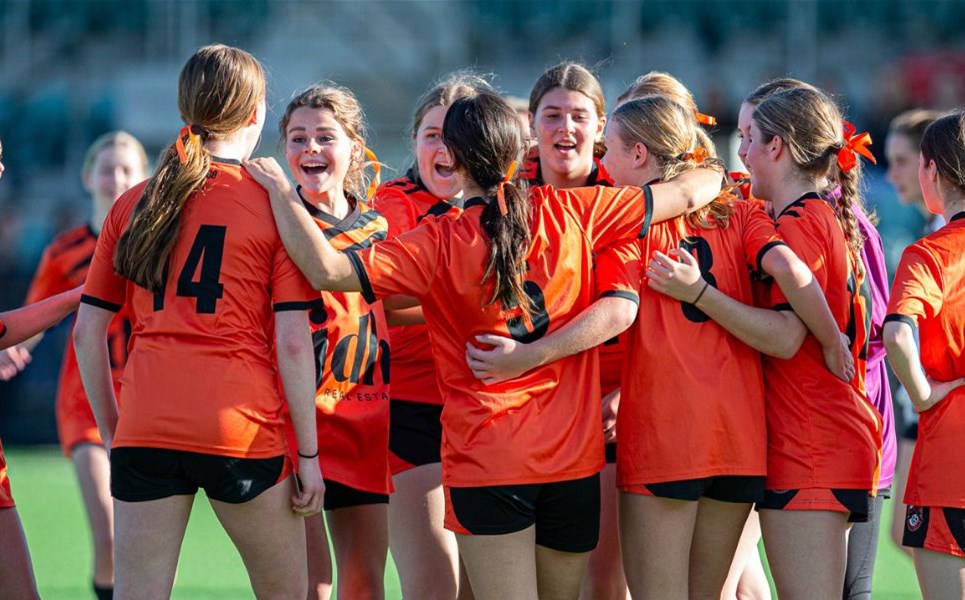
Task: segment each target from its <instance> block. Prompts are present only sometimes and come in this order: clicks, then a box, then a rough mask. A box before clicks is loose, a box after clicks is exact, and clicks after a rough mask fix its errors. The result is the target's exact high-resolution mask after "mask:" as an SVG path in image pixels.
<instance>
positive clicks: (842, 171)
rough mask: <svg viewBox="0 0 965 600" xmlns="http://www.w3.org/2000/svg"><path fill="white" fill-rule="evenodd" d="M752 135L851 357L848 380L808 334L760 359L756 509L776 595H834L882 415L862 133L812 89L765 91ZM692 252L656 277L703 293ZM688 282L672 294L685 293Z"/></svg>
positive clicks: (869, 500) (785, 233) (723, 305)
mask: <svg viewBox="0 0 965 600" xmlns="http://www.w3.org/2000/svg"><path fill="white" fill-rule="evenodd" d="M749 133H750V135H749V142H748V145H747V150H746V164H747V166H748V167H749V169H750V170H751V174H752V177H753V185H754V195H755V196H757V197H761V198H765V199H767V200H769V201H770V202H771V203H772V205H773V208H774V210H775V212H777V213H778V215H779V216H778V218H777V226H778V232H779V233H780V234H781V236H782V237H783V238H784V240H785V241H786V242H787V243H788V245H790V246H791V248H792V249H793V250H794V251H795V252H796V253H797V254H798V256H800V257H801V258H802V259H803V260H804V261H805V262H806V263H807V264H808V265H809V267H810V268H811V270H812V271H813V272H814V275H815V277H816V278H817V280H818V282H819V283H820V284H821V287H822V289H823V290H824V293H825V296H826V297H827V298H828V304H829V306H830V307H831V310H832V313H833V314H834V317H835V320H836V322H837V324H838V327H839V329H840V330H842V331H845V332H846V333H847V335H848V338H849V344H850V347H851V351H852V353H853V355H854V358H855V368H854V370H855V373H856V376H855V377H854V378H853V379H852V380H851V382H850V384H846V383H844V382H840V381H837V380H835V379H834V378H833V376H831V374H830V373H827V372H826V371H825V370H824V369H823V368H822V367H821V363H822V362H823V361H822V357H821V348H820V345H819V344H818V343H817V341H816V340H815V339H814V338H812V337H808V338H806V339H805V340H804V343H803V345H802V346H801V348H800V350H799V351H797V353H796V354H795V355H794V357H793V358H792V359H790V360H782V359H778V358H772V357H765V364H764V367H765V368H764V376H765V377H764V379H765V394H766V396H765V397H766V399H767V426H768V470H767V483H766V486H767V489H766V491H765V495H764V501H763V502H761V503H759V504H758V509H759V510H760V515H761V524H762V529H763V533H764V543H765V547H766V549H767V552H768V557H769V561H770V565H771V569H772V572H773V573H774V578H775V582H776V583H777V587H778V591H779V593H780V594H781V597H791V598H798V597H800V598H804V597H815V596H817V597H832V596H836V595H839V594H840V593H841V589H842V588H843V585H844V574H845V566H846V552H847V545H846V544H847V542H846V531H847V527H848V521H849V520H851V521H864V520H867V518H868V515H869V511H870V510H871V508H870V507H871V506H873V494H874V491H875V485H876V483H877V477H878V468H879V464H880V448H881V417H880V415H879V414H878V412H877V411H876V410H875V409H874V407H873V406H872V405H871V404H870V403H869V402H868V400H867V398H866V396H865V389H864V375H865V364H864V358H865V356H866V345H867V339H868V327H869V323H868V320H869V319H870V312H869V308H870V307H869V306H868V304H867V303H866V300H865V298H863V297H862V294H861V293H860V292H859V290H860V289H861V286H862V284H863V277H864V274H865V273H864V268H863V266H862V264H861V261H860V259H859V258H858V256H859V252H860V248H861V241H862V240H861V239H860V236H859V235H858V229H857V226H856V223H855V216H854V214H853V212H852V210H851V206H852V203H854V202H855V198H857V191H856V185H857V181H858V180H859V178H860V167H859V166H858V162H857V160H858V159H857V157H856V154H857V153H858V152H859V151H861V152H863V151H865V149H864V148H863V146H861V143H860V142H861V140H862V137H861V136H854V137H849V136H846V134H845V132H844V130H843V127H842V120H841V116H840V113H839V112H838V110H837V108H836V107H835V105H834V103H833V102H831V100H829V99H828V98H827V97H826V96H825V95H824V94H823V93H821V92H820V91H818V90H816V89H814V88H811V87H804V88H797V89H789V90H785V91H783V92H779V93H776V94H773V95H771V96H769V97H768V98H766V99H765V100H763V101H762V102H761V103H760V105H758V106H757V108H756V109H755V111H754V113H753V118H752V124H751V127H750V130H749ZM834 178H836V179H837V181H838V182H840V194H839V195H838V197H837V198H836V200H835V205H833V206H832V204H831V202H830V201H828V200H826V199H825V198H824V197H822V196H821V195H820V194H819V193H818V192H817V191H815V190H817V189H824V188H825V187H826V185H827V182H828V181H829V180H834ZM679 258H682V259H686V257H679ZM685 262H688V263H690V264H688V265H686V266H684V267H681V266H680V263H675V262H674V261H671V260H670V259H668V258H667V257H666V256H660V255H658V256H657V257H656V260H655V261H652V262H651V266H652V267H653V270H654V276H653V277H652V279H653V280H654V284H655V285H659V286H664V285H667V278H668V277H669V276H670V274H671V273H679V272H680V271H687V272H688V274H687V275H686V277H685V279H686V280H687V281H688V282H689V283H692V284H693V285H691V286H689V293H691V294H693V293H696V292H699V291H700V289H703V288H704V287H705V283H706V281H703V280H701V278H700V277H699V276H696V274H697V273H698V269H697V268H696V264H694V261H693V260H685ZM674 276H676V275H674ZM687 288H688V286H686V285H685V286H681V287H679V288H677V289H675V290H673V291H672V292H671V293H672V294H673V295H674V296H675V297H686V296H685V294H686V293H688V292H687V291H686V290H687ZM761 296H762V299H761V301H762V302H764V303H766V305H767V306H772V307H775V308H778V309H780V310H787V307H786V305H785V304H784V298H783V297H781V296H780V293H779V292H778V291H777V290H776V289H774V288H773V286H771V288H770V289H769V290H767V291H766V292H764V293H762V295H761ZM691 297H692V296H691ZM697 306H698V307H699V308H700V309H701V310H703V311H704V312H705V313H707V314H708V315H711V316H712V317H713V318H714V319H715V320H717V321H718V322H719V323H720V324H721V325H723V326H724V327H725V328H727V329H728V330H729V331H731V332H732V333H735V334H736V335H738V336H742V335H750V334H753V332H754V330H756V329H757V328H758V324H757V323H756V322H755V320H754V318H753V317H752V316H751V315H750V314H749V313H748V311H747V310H746V307H744V306H743V305H742V304H740V303H738V302H735V301H734V300H733V299H731V298H728V297H727V296H726V295H724V294H720V293H718V292H717V291H716V290H714V289H712V286H711V288H708V289H707V293H705V294H704V295H702V296H701V299H700V301H699V302H698V303H697ZM849 516H850V518H849Z"/></svg>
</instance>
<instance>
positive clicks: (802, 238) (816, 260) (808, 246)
mask: <svg viewBox="0 0 965 600" xmlns="http://www.w3.org/2000/svg"><path fill="white" fill-rule="evenodd" d="M807 220H808V217H806V216H784V217H782V218H780V220H779V221H778V223H777V231H778V234H779V235H780V236H781V239H783V240H784V242H785V243H786V244H787V245H788V246H789V247H790V248H791V250H793V251H794V254H796V255H797V257H798V258H799V259H801V261H802V262H804V264H806V265H807V266H808V269H810V270H811V273H813V274H814V278H815V279H816V280H817V282H818V285H820V286H821V289H822V290H826V289H827V282H828V265H827V261H826V260H825V256H824V249H823V248H822V246H821V242H820V240H819V239H817V237H818V236H815V235H813V232H812V231H810V229H809V228H808V227H807V225H806V223H807ZM762 256H763V255H762ZM768 296H769V298H768V299H767V300H766V301H765V303H764V307H765V308H772V309H774V310H792V309H791V304H790V303H789V302H788V301H787V297H786V296H785V295H784V292H782V291H781V287H780V286H779V285H777V284H773V283H772V284H771V285H769V286H768Z"/></svg>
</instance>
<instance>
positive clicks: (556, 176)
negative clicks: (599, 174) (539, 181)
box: [541, 161, 593, 190]
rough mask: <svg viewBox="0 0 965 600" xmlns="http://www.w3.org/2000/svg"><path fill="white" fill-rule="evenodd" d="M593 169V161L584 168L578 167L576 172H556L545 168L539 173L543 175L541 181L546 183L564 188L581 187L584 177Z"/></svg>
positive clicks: (584, 181)
mask: <svg viewBox="0 0 965 600" xmlns="http://www.w3.org/2000/svg"><path fill="white" fill-rule="evenodd" d="M591 171H593V162H592V161H591V162H590V164H589V165H588V166H587V167H586V168H585V169H580V170H579V171H578V172H572V173H556V172H553V171H549V170H547V169H545V165H544V170H543V172H542V173H541V175H542V176H543V182H544V183H548V184H550V185H551V186H553V187H555V188H558V189H561V190H565V189H569V188H575V187H583V186H585V185H586V179H587V178H588V177H589V176H590V172H591Z"/></svg>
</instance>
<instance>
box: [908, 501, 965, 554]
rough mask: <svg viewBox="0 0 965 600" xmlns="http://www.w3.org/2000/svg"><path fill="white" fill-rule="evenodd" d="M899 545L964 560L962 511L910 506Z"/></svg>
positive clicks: (964, 523)
mask: <svg viewBox="0 0 965 600" xmlns="http://www.w3.org/2000/svg"><path fill="white" fill-rule="evenodd" d="M901 543H902V544H904V545H905V546H908V547H909V548H924V549H925V550H931V551H933V552H941V553H942V554H951V555H952V556H958V557H961V558H965V509H961V508H947V507H946V508H943V507H940V506H909V507H908V509H907V511H906V513H905V534H904V536H902V540H901Z"/></svg>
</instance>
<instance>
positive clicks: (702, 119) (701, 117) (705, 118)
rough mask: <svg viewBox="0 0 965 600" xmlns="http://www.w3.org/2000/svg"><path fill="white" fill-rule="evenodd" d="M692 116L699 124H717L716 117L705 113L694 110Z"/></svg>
mask: <svg viewBox="0 0 965 600" xmlns="http://www.w3.org/2000/svg"><path fill="white" fill-rule="evenodd" d="M694 118H696V119H697V122H698V123H700V124H701V125H706V126H708V127H713V126H714V125H716V124H717V117H712V116H710V115H705V114H704V113H701V112H697V111H694Z"/></svg>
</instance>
